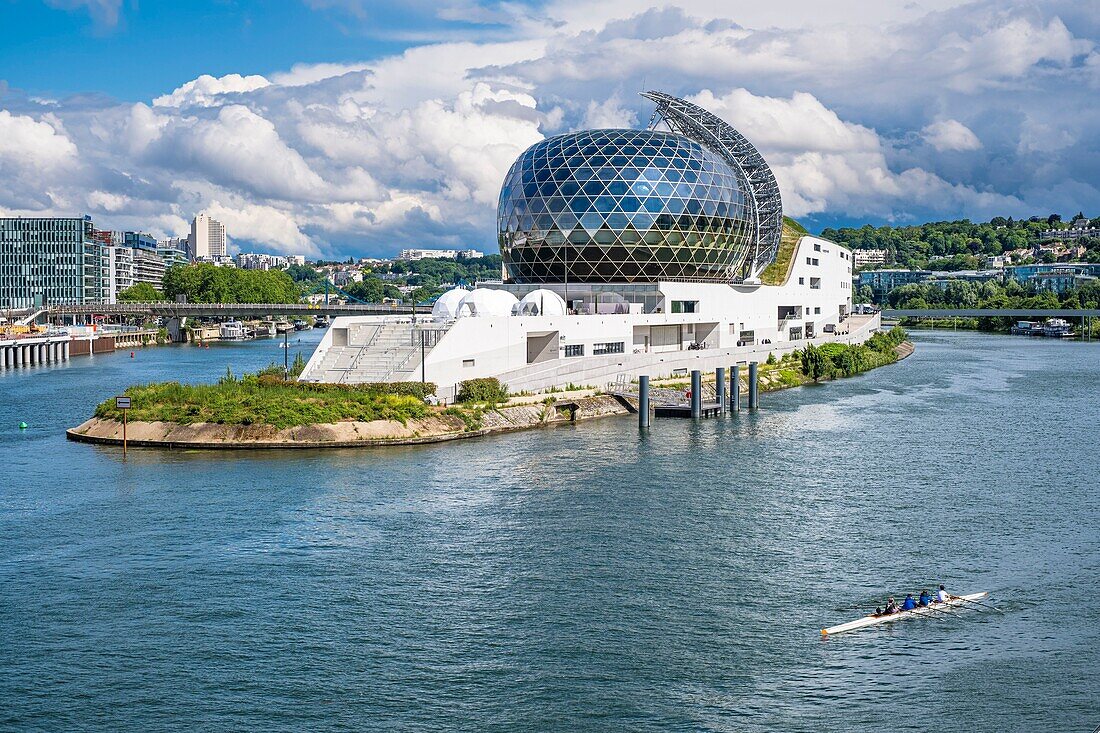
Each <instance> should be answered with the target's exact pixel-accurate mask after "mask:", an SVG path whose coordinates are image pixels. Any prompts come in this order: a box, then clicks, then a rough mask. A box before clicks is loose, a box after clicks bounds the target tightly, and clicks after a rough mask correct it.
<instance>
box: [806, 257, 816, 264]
mask: <svg viewBox="0 0 1100 733" xmlns="http://www.w3.org/2000/svg"><path fill="white" fill-rule="evenodd" d="M813 263H814V261H813V260H811V259H810V258H809V257H807V258H806V264H807V265H812V264H813Z"/></svg>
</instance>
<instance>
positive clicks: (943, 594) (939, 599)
mask: <svg viewBox="0 0 1100 733" xmlns="http://www.w3.org/2000/svg"><path fill="white" fill-rule="evenodd" d="M949 598H951V596H949V595H948V594H947V591H945V590H944V589H943V585H940V589H939V590H938V591H936V603H947V600H948V599H949Z"/></svg>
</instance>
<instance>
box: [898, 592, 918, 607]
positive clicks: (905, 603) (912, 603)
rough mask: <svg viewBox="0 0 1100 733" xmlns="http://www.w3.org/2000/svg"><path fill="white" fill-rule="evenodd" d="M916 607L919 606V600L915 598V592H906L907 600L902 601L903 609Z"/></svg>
mask: <svg viewBox="0 0 1100 733" xmlns="http://www.w3.org/2000/svg"><path fill="white" fill-rule="evenodd" d="M916 607H917V602H916V601H915V600H913V594H912V593H906V594H905V600H904V601H902V602H901V610H903V611H912V610H913V609H914V608H916Z"/></svg>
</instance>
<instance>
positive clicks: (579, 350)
mask: <svg viewBox="0 0 1100 733" xmlns="http://www.w3.org/2000/svg"><path fill="white" fill-rule="evenodd" d="M565 355H566V356H584V344H569V345H568V346H566V347H565Z"/></svg>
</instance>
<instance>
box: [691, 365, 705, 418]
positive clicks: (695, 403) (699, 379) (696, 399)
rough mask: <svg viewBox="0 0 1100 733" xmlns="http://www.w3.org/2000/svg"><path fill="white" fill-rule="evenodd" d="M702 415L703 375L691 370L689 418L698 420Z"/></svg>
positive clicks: (696, 370)
mask: <svg viewBox="0 0 1100 733" xmlns="http://www.w3.org/2000/svg"><path fill="white" fill-rule="evenodd" d="M702 415H703V373H702V372H700V371H699V370H698V369H692V370H691V416H692V417H693V418H699V417H702Z"/></svg>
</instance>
